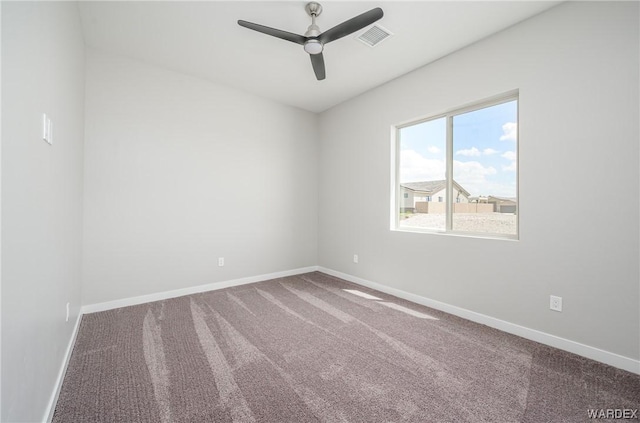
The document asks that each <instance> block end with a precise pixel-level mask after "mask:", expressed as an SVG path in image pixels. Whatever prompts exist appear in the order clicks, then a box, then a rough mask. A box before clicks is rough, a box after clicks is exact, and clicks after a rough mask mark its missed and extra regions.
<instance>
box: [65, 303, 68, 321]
mask: <svg viewBox="0 0 640 423" xmlns="http://www.w3.org/2000/svg"><path fill="white" fill-rule="evenodd" d="M68 321H69V303H67V317H66V318H65V322H68Z"/></svg>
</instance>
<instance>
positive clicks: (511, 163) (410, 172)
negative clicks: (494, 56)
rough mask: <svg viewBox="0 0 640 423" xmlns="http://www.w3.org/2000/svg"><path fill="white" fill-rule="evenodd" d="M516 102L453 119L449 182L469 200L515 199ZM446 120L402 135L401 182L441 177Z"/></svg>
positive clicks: (429, 123)
mask: <svg viewBox="0 0 640 423" xmlns="http://www.w3.org/2000/svg"><path fill="white" fill-rule="evenodd" d="M517 115H518V110H517V102H516V101H515V100H514V101H509V102H507V103H502V104H498V105H496V106H491V107H487V108H484V109H480V110H474V111H472V112H468V113H464V114H460V115H456V116H454V118H453V160H454V169H453V178H454V179H455V180H456V182H458V183H459V184H461V185H462V186H463V187H464V188H465V189H466V190H467V191H469V192H470V193H471V195H472V196H476V195H483V196H487V195H496V196H502V197H515V196H516V134H517V124H516V122H517ZM445 150H446V118H441V119H436V120H432V121H428V122H424V123H421V124H418V125H413V126H410V127H406V128H402V129H401V130H400V166H401V167H400V182H416V181H429V180H438V179H444V178H445V170H446V165H445V163H446V160H445V158H446V156H445V154H446V151H445Z"/></svg>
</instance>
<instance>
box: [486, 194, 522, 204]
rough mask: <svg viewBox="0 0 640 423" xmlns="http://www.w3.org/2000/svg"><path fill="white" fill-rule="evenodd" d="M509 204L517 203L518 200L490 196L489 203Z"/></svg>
mask: <svg viewBox="0 0 640 423" xmlns="http://www.w3.org/2000/svg"><path fill="white" fill-rule="evenodd" d="M493 201H495V202H507V203H513V204H515V203H516V198H513V197H496V196H495V195H490V196H489V202H493Z"/></svg>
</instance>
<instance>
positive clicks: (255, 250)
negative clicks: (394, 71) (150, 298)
mask: <svg viewBox="0 0 640 423" xmlns="http://www.w3.org/2000/svg"><path fill="white" fill-rule="evenodd" d="M86 78H87V85H86V141H85V142H86V144H85V187H84V188H85V189H84V191H85V201H84V250H83V252H84V259H83V263H84V266H83V284H84V285H83V303H84V304H94V303H99V302H104V301H110V300H116V299H121V298H128V297H133V296H138V295H144V294H152V293H157V292H162V291H167V290H173V289H180V288H186V287H192V286H196V285H202V284H209V283H212V282H217V281H225V280H230V279H235V278H241V277H247V276H255V275H261V274H267V273H271V272H277V271H284V270H291V269H295V268H300V267H305V266H312V265H315V264H316V263H317V229H318V228H317V221H318V217H317V216H318V212H317V206H318V194H317V132H318V131H317V116H316V115H314V114H312V113H309V112H305V111H302V110H299V109H294V108H291V107H286V106H282V105H279V104H277V103H274V102H270V101H267V100H263V99H260V98H258V97H255V96H252V95H249V94H245V93H242V92H240V91H237V90H233V89H230V88H225V87H223V86H220V85H215V84H212V83H209V82H206V81H204V80H200V79H197V78H192V77H189V76H186V75H182V74H179V73H174V72H171V71H167V70H163V69H160V68H157V67H154V66H147V65H144V64H142V63H139V62H136V61H132V60H128V59H123V58H118V57H114V56H110V55H106V54H101V53H99V52H95V51H89V52H87V76H86ZM218 257H224V258H225V266H224V267H218V265H217V258H218Z"/></svg>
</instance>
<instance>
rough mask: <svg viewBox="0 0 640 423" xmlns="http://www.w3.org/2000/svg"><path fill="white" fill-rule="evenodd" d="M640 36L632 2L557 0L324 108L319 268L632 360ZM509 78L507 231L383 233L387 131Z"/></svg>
mask: <svg viewBox="0 0 640 423" xmlns="http://www.w3.org/2000/svg"><path fill="white" fill-rule="evenodd" d="M638 40H639V34H638V4H637V3H636V2H633V3H632V2H627V3H574V2H568V3H565V4H563V5H560V6H559V7H556V8H554V9H551V10H550V11H548V12H545V13H543V14H541V15H538V16H537V17H534V18H532V19H530V20H528V21H525V22H524V23H522V24H519V25H517V26H515V27H512V28H510V29H508V30H506V31H504V32H501V33H499V34H497V35H495V36H492V37H490V38H487V39H485V40H483V41H480V42H478V43H476V44H474V45H472V46H470V47H467V48H465V49H462V50H460V51H458V52H456V53H454V54H452V55H450V56H447V57H445V58H443V59H441V60H439V61H437V62H435V63H432V64H430V65H428V66H426V67H424V68H421V69H419V70H417V71H415V72H413V73H411V74H408V75H405V76H403V77H401V78H398V79H397V80H394V81H392V82H390V83H388V84H386V85H384V86H381V87H379V88H377V89H374V90H372V91H369V92H367V93H365V94H364V95H361V96H359V97H357V98H355V99H352V100H350V101H348V102H346V103H343V104H342V105H339V106H337V107H335V108H333V109H331V110H329V111H327V112H325V113H323V114H322V116H321V120H320V133H321V139H320V175H321V176H320V224H319V231H318V233H319V253H318V254H319V264H320V265H321V266H324V267H327V268H331V269H334V270H337V271H340V272H344V273H347V274H351V275H354V276H357V277H360V278H364V279H367V280H370V281H373V282H377V283H381V284H384V285H387V286H391V287H394V288H398V289H401V290H404V291H408V292H410V293H414V294H417V295H421V296H424V297H428V298H431V299H434V300H439V301H442V302H445V303H448V304H452V305H455V306H458V307H462V308H465V309H469V310H472V311H475V312H479V313H482V314H485V315H488V316H492V317H495V318H498V319H503V320H506V321H509V322H512V323H515V324H519V325H523V326H525V327H529V328H533V329H538V330H541V331H543V332H547V333H550V334H553V335H557V336H560V337H563V338H567V339H570V340H573V341H576V342H580V343H583V344H586V345H590V346H593V347H597V348H601V349H603V350H606V351H610V352H614V353H617V354H620V355H623V356H626V357H630V358H633V359H636V360H637V359H638V358H640V351H639V348H640V340H639V333H640V327H639V325H640V316H639V313H640V305H639V282H638V281H639V274H638V273H639V272H638V257H639V249H638V229H639V228H638V215H639V207H638V193H639V186H638V180H639V172H638V169H639V160H638V159H639V149H638V139H639V128H638V125H639V117H638V116H639V106H638V92H639V85H638V71H639V68H638V51H639V41H638ZM513 89H519V90H520V240H519V241H505V240H490V239H478V238H467V237H456V236H448V235H433V234H416V233H403V232H395V231H390V230H389V221H390V216H389V213H390V212H389V210H390V198H389V197H390V194H389V191H390V188H389V184H390V174H391V164H390V132H391V130H390V128H391V126H392V125H394V124H397V123H400V122H405V121H407V120H409V119H412V118H418V117H426V116H430V115H434V114H437V113H441V112H443V111H446V110H449V109H451V108H455V107H459V106H462V105H466V104H468V103H470V102H475V101H478V100H481V99H484V98H487V97H491V96H494V95H497V94H500V93H504V92H507V91H510V90H513ZM600 192H607V193H608V194H609V196H610V199H611V200H612V201H614V202H615V203H616V204H621V202H622V201H624V206H621V207H616V208H611V207H606V208H605V207H585V204H588V203H589V201H590V199H592V198H594V194H596V193H600ZM549 204H563V208H562V211H558V208H557V207H549ZM353 254H359V264H354V263H353V262H352V257H353ZM496 275H499V277H496ZM550 294H553V295H559V296H562V297H563V299H564V304H563V305H564V311H563V312H562V313H557V312H552V311H550V310H549V295H550Z"/></svg>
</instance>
